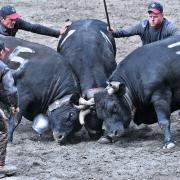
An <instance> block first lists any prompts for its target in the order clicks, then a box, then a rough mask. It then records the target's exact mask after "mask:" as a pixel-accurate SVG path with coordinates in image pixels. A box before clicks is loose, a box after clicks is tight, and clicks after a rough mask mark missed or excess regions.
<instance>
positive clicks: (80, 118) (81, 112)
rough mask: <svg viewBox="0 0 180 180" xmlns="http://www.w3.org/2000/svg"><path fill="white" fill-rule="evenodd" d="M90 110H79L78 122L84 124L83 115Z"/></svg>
mask: <svg viewBox="0 0 180 180" xmlns="http://www.w3.org/2000/svg"><path fill="white" fill-rule="evenodd" d="M90 112H91V111H90V109H86V110H84V111H83V110H81V111H80V113H79V122H80V124H81V125H84V124H85V122H84V119H85V116H86V115H87V114H89V113H90Z"/></svg>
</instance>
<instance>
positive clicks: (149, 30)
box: [108, 2, 180, 45]
mask: <svg viewBox="0 0 180 180" xmlns="http://www.w3.org/2000/svg"><path fill="white" fill-rule="evenodd" d="M148 14H149V16H148V19H146V20H143V21H140V22H138V23H137V24H135V25H133V26H130V27H126V28H118V29H116V30H113V29H108V31H110V32H112V35H113V36H114V37H115V38H120V37H129V36H133V35H139V36H140V37H141V40H142V44H143V45H145V44H149V43H152V42H154V41H158V40H161V39H164V38H167V37H169V36H172V35H178V34H179V35H180V29H178V28H177V27H175V25H174V24H173V23H172V22H170V21H168V20H167V19H166V18H164V14H163V6H162V5H161V4H160V3H158V2H152V3H150V4H149V6H148Z"/></svg>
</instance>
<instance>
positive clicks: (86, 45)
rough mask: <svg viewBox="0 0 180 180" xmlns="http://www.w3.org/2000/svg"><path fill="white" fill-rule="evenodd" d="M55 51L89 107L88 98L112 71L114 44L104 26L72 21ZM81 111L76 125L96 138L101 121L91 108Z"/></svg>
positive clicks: (89, 20)
mask: <svg viewBox="0 0 180 180" xmlns="http://www.w3.org/2000/svg"><path fill="white" fill-rule="evenodd" d="M57 50H58V52H60V53H61V54H62V55H63V56H64V57H65V58H66V60H67V61H68V62H69V64H70V65H71V67H72V69H73V71H74V72H75V74H76V76H77V78H78V80H79V83H80V87H81V92H82V98H83V99H84V100H83V101H85V104H84V105H88V103H87V102H86V101H89V102H90V103H89V105H91V98H93V96H94V94H95V93H97V92H98V91H101V90H102V89H104V87H106V80H107V78H108V77H109V76H110V75H111V73H112V72H113V70H114V69H115V68H116V62H115V54H116V46H115V41H114V38H113V37H112V35H111V33H108V32H107V24H106V23H104V22H102V21H99V20H95V19H87V20H79V21H75V22H73V23H72V25H71V26H70V28H69V29H68V30H67V32H66V34H65V35H63V36H62V37H61V39H60V42H59V45H58V48H57ZM82 98H81V99H82ZM81 104H83V103H82V102H81ZM84 108H85V107H83V108H82V109H83V110H81V111H80V122H81V124H83V125H85V127H86V129H87V130H88V132H89V135H90V136H91V137H94V138H98V137H99V135H101V134H102V121H101V120H100V119H97V115H96V111H95V109H94V108H93V107H90V111H89V108H88V107H87V108H88V109H86V110H84ZM88 113H89V114H88Z"/></svg>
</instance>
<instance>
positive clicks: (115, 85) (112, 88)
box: [106, 81, 121, 95]
mask: <svg viewBox="0 0 180 180" xmlns="http://www.w3.org/2000/svg"><path fill="white" fill-rule="evenodd" d="M107 84H108V86H107V87H106V90H107V92H108V94H109V95H112V94H114V93H115V92H117V91H118V90H119V85H120V84H121V83H120V82H118V81H112V82H107Z"/></svg>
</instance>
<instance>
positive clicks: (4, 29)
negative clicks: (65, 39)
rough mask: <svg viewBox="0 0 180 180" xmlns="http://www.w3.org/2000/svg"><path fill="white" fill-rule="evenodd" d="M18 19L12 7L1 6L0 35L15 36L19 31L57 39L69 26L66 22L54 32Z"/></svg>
mask: <svg viewBox="0 0 180 180" xmlns="http://www.w3.org/2000/svg"><path fill="white" fill-rule="evenodd" d="M20 17H21V15H20V14H19V13H17V12H16V10H15V8H14V7H13V6H10V5H7V6H3V7H2V8H1V9H0V34H3V35H5V36H15V35H16V33H17V31H18V30H19V29H21V30H25V31H30V32H33V33H37V34H42V35H47V36H52V37H56V38H58V37H59V36H60V35H62V34H63V33H64V32H65V31H66V29H67V27H68V26H69V25H71V22H70V21H67V22H65V23H64V25H63V26H62V28H61V29H60V30H54V29H51V28H48V27H46V26H42V25H40V24H31V23H29V22H26V21H24V20H23V19H21V18H20Z"/></svg>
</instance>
